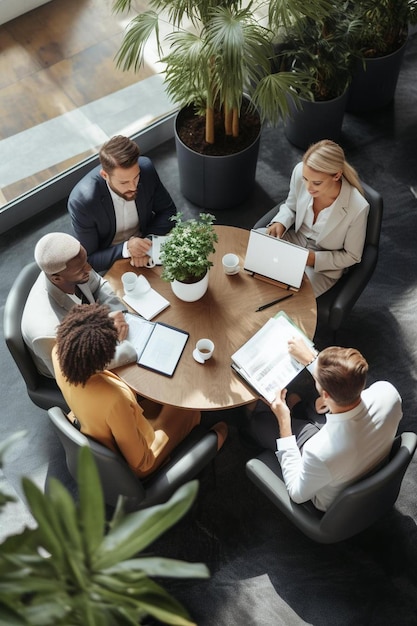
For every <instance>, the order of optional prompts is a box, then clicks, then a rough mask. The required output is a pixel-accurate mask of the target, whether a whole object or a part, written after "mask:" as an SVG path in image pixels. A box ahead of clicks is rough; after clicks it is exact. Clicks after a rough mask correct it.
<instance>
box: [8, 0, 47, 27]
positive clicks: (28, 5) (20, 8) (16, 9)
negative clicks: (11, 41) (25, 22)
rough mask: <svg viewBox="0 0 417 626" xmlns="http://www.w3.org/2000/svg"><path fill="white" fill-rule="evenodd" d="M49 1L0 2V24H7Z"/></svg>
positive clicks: (14, 0) (21, 0)
mask: <svg viewBox="0 0 417 626" xmlns="http://www.w3.org/2000/svg"><path fill="white" fill-rule="evenodd" d="M49 1H50V0H0V24H4V23H5V22H9V21H10V20H13V19H14V18H15V17H18V16H19V15H23V13H27V12H28V11H31V10H32V9H36V7H39V6H41V4H46V3H47V2H49Z"/></svg>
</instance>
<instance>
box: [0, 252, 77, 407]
mask: <svg viewBox="0 0 417 626" xmlns="http://www.w3.org/2000/svg"><path fill="white" fill-rule="evenodd" d="M39 272H40V269H39V267H38V265H37V264H36V263H35V262H33V263H29V265H26V266H25V267H24V268H23V269H22V270H21V271H20V273H19V274H18V276H17V278H16V280H15V281H14V283H13V285H12V287H11V289H10V292H9V295H8V296H7V300H6V304H5V306H4V317H3V328H4V338H5V340H6V344H7V347H8V349H9V352H10V354H11V355H12V357H13V359H14V361H15V363H16V365H17V367H18V368H19V371H20V373H21V375H22V377H23V380H24V381H25V384H26V389H27V392H28V395H29V398H30V399H31V400H32V402H33V403H34V404H36V405H37V406H39V407H40V408H41V409H49V408H50V407H51V406H56V405H57V406H60V407H62V408H63V409H64V410H68V407H67V405H66V403H65V400H64V398H63V396H62V393H61V391H60V389H59V387H58V385H57V384H56V382H55V380H53V379H52V378H48V377H47V376H42V374H40V373H39V372H38V370H37V369H36V366H35V364H34V362H33V359H32V356H31V354H30V352H29V350H28V349H27V347H26V344H25V342H24V340H23V337H22V330H21V324H22V315H23V309H24V308H25V304H26V300H27V297H28V295H29V292H30V290H31V288H32V285H33V284H34V282H35V281H36V279H37V277H38V276H39Z"/></svg>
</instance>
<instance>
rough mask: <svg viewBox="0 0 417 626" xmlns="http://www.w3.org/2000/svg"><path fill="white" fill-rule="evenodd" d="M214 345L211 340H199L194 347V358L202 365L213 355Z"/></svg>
mask: <svg viewBox="0 0 417 626" xmlns="http://www.w3.org/2000/svg"><path fill="white" fill-rule="evenodd" d="M213 350H214V343H213V342H212V340H211V339H206V338H204V339H199V340H198V341H197V343H196V345H195V350H194V355H193V356H194V358H195V360H196V361H199V362H200V363H204V361H207V360H208V359H210V358H211V356H212V355H213Z"/></svg>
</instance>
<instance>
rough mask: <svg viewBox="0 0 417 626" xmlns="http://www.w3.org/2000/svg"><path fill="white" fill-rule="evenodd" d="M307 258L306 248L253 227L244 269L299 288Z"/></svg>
mask: <svg viewBox="0 0 417 626" xmlns="http://www.w3.org/2000/svg"><path fill="white" fill-rule="evenodd" d="M307 257H308V250H307V249H306V248H302V247H301V246H296V245H294V244H293V243H289V242H288V241H285V240H284V239H277V237H272V236H271V235H267V234H266V233H263V232H260V231H258V230H253V229H252V230H251V231H250V235H249V242H248V248H247V250H246V258H245V263H244V269H245V270H247V271H248V272H252V273H253V274H255V275H256V274H258V275H259V276H262V277H264V278H269V279H271V280H276V281H278V282H280V283H283V284H284V285H286V286H288V287H290V288H292V289H299V288H300V285H301V281H302V280H303V274H304V270H305V266H306V263H307Z"/></svg>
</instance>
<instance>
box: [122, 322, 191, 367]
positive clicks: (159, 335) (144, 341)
mask: <svg viewBox="0 0 417 626" xmlns="http://www.w3.org/2000/svg"><path fill="white" fill-rule="evenodd" d="M126 321H127V322H128V324H129V334H128V336H127V340H128V341H129V342H130V343H131V344H132V345H133V346H134V347H135V349H136V352H137V354H138V358H137V363H138V365H142V366H143V367H146V368H148V369H151V370H154V371H155V372H159V373H160V374H165V376H172V375H173V374H174V372H175V368H176V367H177V364H178V361H179V360H180V358H181V355H182V352H183V350H184V347H185V344H186V343H187V340H188V337H189V335H188V333H187V332H185V331H184V330H181V329H179V328H174V327H173V326H168V325H166V324H161V323H160V322H150V321H148V320H145V319H143V318H141V317H137V316H136V315H132V314H131V313H126Z"/></svg>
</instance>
